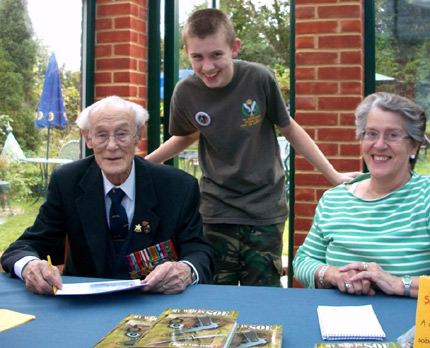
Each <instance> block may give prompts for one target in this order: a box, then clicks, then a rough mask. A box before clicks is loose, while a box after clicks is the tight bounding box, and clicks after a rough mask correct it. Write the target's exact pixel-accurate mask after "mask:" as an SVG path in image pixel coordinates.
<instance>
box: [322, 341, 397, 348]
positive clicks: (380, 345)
mask: <svg viewBox="0 0 430 348" xmlns="http://www.w3.org/2000/svg"><path fill="white" fill-rule="evenodd" d="M315 348H402V346H401V345H400V344H399V343H396V342H330V343H329V342H323V343H317V344H315Z"/></svg>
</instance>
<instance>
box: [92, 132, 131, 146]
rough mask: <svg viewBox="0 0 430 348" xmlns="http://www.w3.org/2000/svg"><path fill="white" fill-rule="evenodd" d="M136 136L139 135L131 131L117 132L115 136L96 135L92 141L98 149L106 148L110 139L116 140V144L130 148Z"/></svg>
mask: <svg viewBox="0 0 430 348" xmlns="http://www.w3.org/2000/svg"><path fill="white" fill-rule="evenodd" d="M136 135H137V134H134V135H133V133H131V132H130V131H117V132H114V133H113V134H109V133H103V132H101V133H97V134H95V135H94V136H93V137H92V138H91V139H92V141H93V144H94V145H95V146H97V147H102V146H106V145H107V144H108V143H109V139H110V138H114V139H115V142H116V143H117V144H118V145H120V146H128V145H130V144H131V142H132V141H133V138H134V137H135V136H136Z"/></svg>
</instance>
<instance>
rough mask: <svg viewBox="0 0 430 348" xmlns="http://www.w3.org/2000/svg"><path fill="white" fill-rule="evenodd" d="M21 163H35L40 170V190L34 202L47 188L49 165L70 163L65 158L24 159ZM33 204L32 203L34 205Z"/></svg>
mask: <svg viewBox="0 0 430 348" xmlns="http://www.w3.org/2000/svg"><path fill="white" fill-rule="evenodd" d="M21 162H27V163H36V164H39V168H40V177H41V186H40V187H41V189H40V190H39V194H38V197H37V198H36V200H35V202H37V201H38V199H39V198H40V196H41V194H42V191H44V192H46V189H47V187H48V177H49V165H50V164H60V165H61V164H66V163H70V162H72V160H70V159H65V158H43V157H35V158H24V159H21ZM35 202H34V203H35Z"/></svg>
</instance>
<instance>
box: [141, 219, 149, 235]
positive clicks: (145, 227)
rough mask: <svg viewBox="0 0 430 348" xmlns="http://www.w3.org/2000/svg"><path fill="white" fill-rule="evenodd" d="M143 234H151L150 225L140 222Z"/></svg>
mask: <svg viewBox="0 0 430 348" xmlns="http://www.w3.org/2000/svg"><path fill="white" fill-rule="evenodd" d="M142 226H143V232H145V233H149V232H151V225H150V224H149V223H148V222H147V221H142Z"/></svg>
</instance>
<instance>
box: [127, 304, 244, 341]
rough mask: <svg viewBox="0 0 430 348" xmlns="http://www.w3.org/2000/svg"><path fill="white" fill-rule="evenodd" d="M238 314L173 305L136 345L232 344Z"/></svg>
mask: <svg viewBox="0 0 430 348" xmlns="http://www.w3.org/2000/svg"><path fill="white" fill-rule="evenodd" d="M238 315H239V312H238V311H226V310H209V309H180V308H169V309H166V310H165V311H164V312H163V313H162V314H161V315H160V316H159V317H158V320H157V322H156V323H155V324H154V325H153V326H152V328H151V329H150V330H149V332H148V333H147V334H146V335H145V336H144V337H142V338H141V339H140V340H139V341H138V342H137V343H136V344H135V345H134V347H139V348H152V347H154V348H171V347H180V348H199V347H200V348H224V347H228V346H229V344H230V342H231V339H232V337H233V334H234V331H235V328H236V319H237V317H238Z"/></svg>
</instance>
